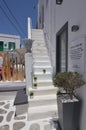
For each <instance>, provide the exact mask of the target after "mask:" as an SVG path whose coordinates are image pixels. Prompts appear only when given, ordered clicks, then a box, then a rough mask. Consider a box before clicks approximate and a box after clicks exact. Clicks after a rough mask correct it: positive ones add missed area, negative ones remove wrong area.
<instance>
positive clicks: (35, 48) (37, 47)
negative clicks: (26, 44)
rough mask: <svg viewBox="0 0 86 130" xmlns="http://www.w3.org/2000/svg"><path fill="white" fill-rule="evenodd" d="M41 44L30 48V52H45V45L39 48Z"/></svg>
mask: <svg viewBox="0 0 86 130" xmlns="http://www.w3.org/2000/svg"><path fill="white" fill-rule="evenodd" d="M40 45H41V44H39V45H37V46H35V47H34V46H33V48H32V51H35V50H37V51H39V50H47V48H46V47H45V45H44V46H43V47H42V48H41V46H40Z"/></svg>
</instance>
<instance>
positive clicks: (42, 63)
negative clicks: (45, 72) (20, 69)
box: [33, 61, 51, 66]
mask: <svg viewBox="0 0 86 130" xmlns="http://www.w3.org/2000/svg"><path fill="white" fill-rule="evenodd" d="M33 64H34V66H49V65H51V63H50V61H35V62H34V63H33Z"/></svg>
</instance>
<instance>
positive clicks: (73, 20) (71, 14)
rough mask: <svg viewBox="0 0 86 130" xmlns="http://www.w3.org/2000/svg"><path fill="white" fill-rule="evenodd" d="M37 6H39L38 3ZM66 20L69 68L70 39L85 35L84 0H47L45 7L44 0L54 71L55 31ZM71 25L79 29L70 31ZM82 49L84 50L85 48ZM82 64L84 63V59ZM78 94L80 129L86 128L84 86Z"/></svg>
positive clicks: (85, 13) (45, 25)
mask: <svg viewBox="0 0 86 130" xmlns="http://www.w3.org/2000/svg"><path fill="white" fill-rule="evenodd" d="M39 1H41V0H39ZM39 6H41V4H40V3H39ZM40 8H41V7H40ZM39 12H40V11H39ZM66 22H68V69H69V68H70V66H71V64H70V58H69V54H70V52H69V49H70V45H71V43H72V41H74V40H76V39H79V38H80V37H84V38H85V37H86V1H85V0H63V3H62V5H56V0H48V5H47V7H46V0H44V32H45V33H46V35H47V37H48V49H49V52H50V56H51V61H52V65H53V70H54V71H53V72H55V68H56V33H57V32H58V31H59V30H60V29H61V28H62V26H63V25H64V24H65V23H66ZM73 25H78V26H79V30H78V31H77V32H71V27H72V26H73ZM85 45H86V42H85ZM84 51H85V52H86V50H84ZM85 54H86V53H85ZM85 56H86V55H85ZM82 64H83V63H82ZM84 64H86V60H85V62H84ZM85 70H86V65H85ZM83 76H84V77H86V72H83ZM78 94H79V96H80V97H81V99H82V101H83V107H82V113H81V124H80V130H86V86H84V87H83V88H81V89H80V90H79V91H78Z"/></svg>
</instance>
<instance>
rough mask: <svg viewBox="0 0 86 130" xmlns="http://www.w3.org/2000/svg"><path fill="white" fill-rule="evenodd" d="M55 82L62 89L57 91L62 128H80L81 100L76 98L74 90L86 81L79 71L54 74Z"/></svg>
mask: <svg viewBox="0 0 86 130" xmlns="http://www.w3.org/2000/svg"><path fill="white" fill-rule="evenodd" d="M53 83H54V85H55V86H58V87H59V89H60V91H61V92H58V93H57V103H58V116H59V123H60V126H61V128H62V130H78V129H79V128H78V127H79V116H80V100H79V99H77V98H76V96H75V94H74V91H75V89H77V88H79V87H81V86H83V85H84V83H85V82H84V81H83V80H82V79H81V76H80V74H79V73H77V72H61V73H58V74H56V75H55V76H54V78H53Z"/></svg>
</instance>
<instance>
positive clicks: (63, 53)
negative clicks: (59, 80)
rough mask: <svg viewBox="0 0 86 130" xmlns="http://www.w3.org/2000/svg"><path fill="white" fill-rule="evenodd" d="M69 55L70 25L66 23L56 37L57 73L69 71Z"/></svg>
mask: <svg viewBox="0 0 86 130" xmlns="http://www.w3.org/2000/svg"><path fill="white" fill-rule="evenodd" d="M67 55H68V23H66V24H65V25H64V26H63V27H62V28H61V29H60V31H59V32H58V33H57V36H56V72H65V71H67V64H68V63H67V57H68V56H67Z"/></svg>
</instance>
